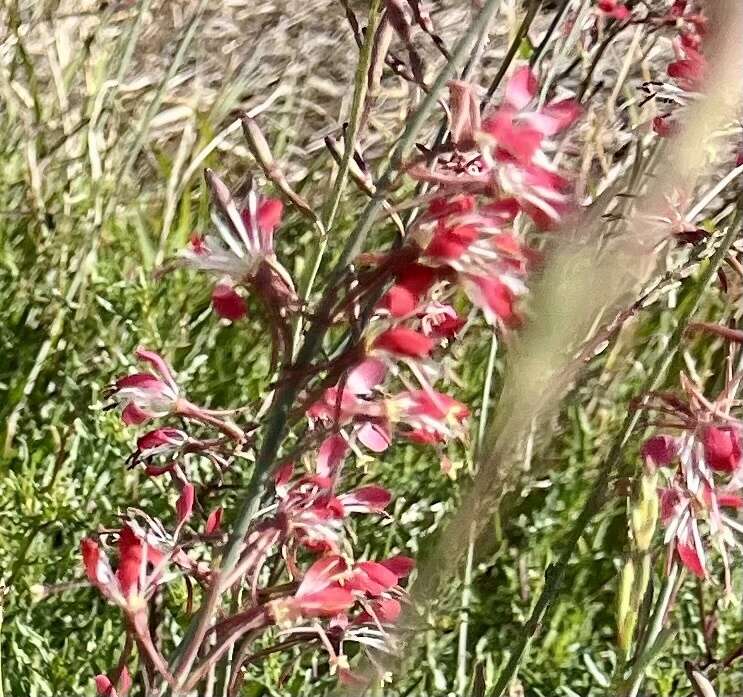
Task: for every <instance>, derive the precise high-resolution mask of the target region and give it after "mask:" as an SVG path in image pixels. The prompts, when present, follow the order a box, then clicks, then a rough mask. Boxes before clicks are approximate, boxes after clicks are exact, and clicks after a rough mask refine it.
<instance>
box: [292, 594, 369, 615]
mask: <svg viewBox="0 0 743 697" xmlns="http://www.w3.org/2000/svg"><path fill="white" fill-rule="evenodd" d="M294 600H295V602H296V605H297V607H298V609H299V611H300V612H301V613H302V614H303V615H304V616H306V617H333V616H334V615H337V614H338V613H339V612H343V611H344V610H347V609H348V608H349V607H351V605H353V604H354V603H355V602H356V598H355V597H354V596H353V594H352V593H351V591H350V590H348V589H347V588H340V587H331V588H325V589H324V590H321V591H317V592H316V593H307V594H303V595H302V596H301V598H300V597H299V596H298V595H297V596H296V597H295V599H294Z"/></svg>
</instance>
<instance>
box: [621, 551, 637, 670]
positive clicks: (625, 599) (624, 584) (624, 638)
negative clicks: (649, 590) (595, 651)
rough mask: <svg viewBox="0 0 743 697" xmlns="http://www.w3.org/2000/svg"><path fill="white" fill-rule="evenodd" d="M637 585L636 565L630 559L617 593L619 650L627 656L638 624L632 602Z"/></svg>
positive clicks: (623, 569) (625, 566) (623, 570)
mask: <svg viewBox="0 0 743 697" xmlns="http://www.w3.org/2000/svg"><path fill="white" fill-rule="evenodd" d="M634 585H635V563H634V562H633V561H632V560H631V559H628V560H627V562H626V563H625V565H624V567H623V568H622V572H621V574H620V576H619V590H618V592H617V639H618V644H619V648H620V649H621V651H622V653H623V654H624V655H625V656H628V655H629V652H630V649H631V647H632V636H633V634H634V631H635V624H636V622H637V612H636V609H635V607H634V604H633V602H632V597H633V593H632V591H633V588H634Z"/></svg>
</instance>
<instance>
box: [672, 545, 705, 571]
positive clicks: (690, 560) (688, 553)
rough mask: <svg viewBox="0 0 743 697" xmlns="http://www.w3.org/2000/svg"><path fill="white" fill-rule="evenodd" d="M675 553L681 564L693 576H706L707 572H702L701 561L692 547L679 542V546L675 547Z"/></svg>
mask: <svg viewBox="0 0 743 697" xmlns="http://www.w3.org/2000/svg"><path fill="white" fill-rule="evenodd" d="M676 551H677V552H678V555H679V558H680V559H681V563H682V564H683V565H684V566H685V567H686V568H687V569H689V571H691V572H692V573H693V574H694V575H695V576H698V577H699V578H705V577H706V576H707V572H706V571H705V570H704V566H703V565H702V560H701V559H700V558H699V555H698V554H697V552H696V550H695V549H694V547H692V546H691V545H687V544H682V543H680V542H679V544H677V545H676Z"/></svg>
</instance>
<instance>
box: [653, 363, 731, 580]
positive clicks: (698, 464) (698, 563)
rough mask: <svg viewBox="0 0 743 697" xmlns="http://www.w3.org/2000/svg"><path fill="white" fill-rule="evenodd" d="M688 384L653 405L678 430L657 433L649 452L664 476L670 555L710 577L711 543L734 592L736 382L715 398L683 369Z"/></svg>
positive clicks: (662, 497)
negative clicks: (678, 393)
mask: <svg viewBox="0 0 743 697" xmlns="http://www.w3.org/2000/svg"><path fill="white" fill-rule="evenodd" d="M682 384H683V386H684V388H685V392H686V398H685V399H681V398H679V397H677V396H675V395H673V394H667V393H663V394H658V395H656V397H655V400H656V403H655V404H654V405H653V407H652V408H654V409H655V410H656V411H658V412H659V413H660V414H662V415H663V416H662V418H660V419H659V422H658V423H659V425H661V426H663V427H665V429H667V430H670V429H673V430H674V431H676V432H677V433H678V435H668V434H661V435H655V436H653V437H652V438H650V439H649V440H648V441H646V442H645V444H644V446H643V448H642V454H643V457H644V459H645V462H646V464H647V466H649V467H650V468H652V469H655V468H659V469H660V472H662V473H663V475H664V476H665V480H666V484H665V486H664V487H663V488H662V489H661V491H660V508H661V520H662V523H663V525H664V526H665V529H666V533H665V542H666V543H667V544H668V549H669V561H670V559H671V558H673V557H674V556H677V557H678V559H679V560H680V561H681V563H682V564H683V565H684V566H685V567H686V568H688V569H689V570H690V571H691V572H692V573H694V574H696V575H697V576H699V577H701V578H706V577H708V575H709V561H708V548H709V547H710V546H712V547H714V548H715V549H717V550H718V552H719V554H720V556H721V558H722V561H723V565H724V568H725V578H726V587H727V589H728V590H730V563H729V553H728V549H729V548H730V547H734V548H736V547H737V548H740V547H741V545H740V543H739V542H738V541H737V540H736V537H735V533H740V532H743V526H741V525H740V523H738V522H737V521H736V520H735V519H734V518H733V517H732V516H731V515H729V513H728V512H729V511H730V509H739V508H742V507H743V496H741V488H743V460H742V459H741V454H742V453H743V441H742V438H743V423H741V421H740V420H739V419H737V418H735V417H734V416H733V415H732V414H731V413H730V408H731V406H734V405H736V404H737V402H736V400H735V399H734V398H733V397H732V393H733V391H734V387H733V386H731V387H728V388H727V389H726V390H724V392H723V393H722V394H721V395H720V396H719V397H718V398H717V399H716V400H715V401H714V402H710V401H709V400H707V399H706V398H705V397H704V396H703V394H702V393H701V390H700V389H699V388H698V387H697V386H696V385H694V384H693V383H692V382H691V380H690V379H689V378H687V377H686V376H683V375H682ZM736 385H737V381H736Z"/></svg>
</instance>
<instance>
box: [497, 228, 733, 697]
mask: <svg viewBox="0 0 743 697" xmlns="http://www.w3.org/2000/svg"><path fill="white" fill-rule="evenodd" d="M739 225H740V214H737V215H736V216H735V219H734V220H733V221H732V223H731V225H730V229H729V230H728V232H727V234H726V235H725V236H724V238H723V239H722V242H721V243H720V246H719V247H718V248H717V251H716V252H715V254H714V256H713V257H712V259H711V260H710V262H709V264H708V266H707V268H706V269H705V270H704V273H703V274H702V277H701V278H700V280H699V284H698V287H697V293H696V297H695V298H694V301H693V302H692V303H690V304H689V305H687V306H686V308H685V310H684V311H683V313H682V314H681V315H680V316H679V318H678V324H677V325H676V329H675V330H674V332H673V334H672V335H671V338H670V340H669V342H668V346H667V347H666V350H665V352H664V353H663V355H662V356H661V358H660V360H659V361H658V363H656V365H655V368H654V369H653V371H652V372H651V373H650V375H649V376H648V378H647V380H646V381H645V384H644V386H643V387H642V389H641V390H640V391H639V392H640V394H647V393H649V392H653V391H654V390H657V389H658V388H659V387H660V386H661V385H662V384H663V379H664V376H665V373H666V370H668V367H669V366H670V365H671V362H672V361H673V359H674V357H675V356H676V353H677V352H678V350H679V346H680V344H681V340H682V338H683V335H684V332H685V331H686V327H687V325H688V324H689V319H690V318H691V316H692V315H693V314H694V313H695V312H696V311H697V308H698V307H699V304H700V302H701V299H702V296H703V295H704V292H705V290H706V289H707V288H708V287H709V285H710V283H711V282H712V280H713V279H714V278H715V275H716V273H717V270H718V269H719V267H720V265H721V264H722V261H723V259H724V257H725V255H726V254H727V252H728V250H729V249H730V247H731V245H732V244H733V243H734V242H735V240H736V238H737V237H738V234H739V231H740V228H739ZM639 423H640V410H637V409H636V410H634V411H632V412H630V413H628V415H627V417H626V419H625V421H624V424H623V426H622V429H621V431H620V434H619V436H618V437H617V439H616V440H615V441H614V444H613V445H612V448H611V451H610V452H609V455H608V456H607V458H606V461H605V463H604V465H603V467H602V468H601V469H600V470H599V474H598V476H597V478H596V481H595V483H594V485H593V489H592V490H591V493H590V494H589V496H588V499H587V500H586V502H585V504H584V505H583V509H582V510H581V512H580V514H579V515H578V518H577V520H576V521H575V524H574V525H573V527H572V529H571V530H570V532H569V533H568V535H567V537H566V544H565V546H564V548H563V550H562V552H561V553H560V556H559V558H558V560H557V561H556V562H555V563H554V564H552V565H551V566H550V567H549V568H548V569H547V571H546V573H545V578H544V588H543V589H542V593H541V594H540V596H539V598H538V599H537V602H536V605H535V606H534V609H533V610H532V613H531V616H530V617H529V619H528V621H527V622H526V624H525V625H524V630H523V632H522V635H521V637H520V638H519V640H518V641H517V643H516V646H515V648H514V650H513V653H512V654H511V658H510V659H509V661H508V664H507V665H506V667H505V668H504V669H503V670H502V671H501V674H500V675H499V676H498V680H497V682H496V684H495V686H494V687H493V689H492V691H491V692H490V695H491V697H500V695H502V694H503V692H504V691H505V689H506V688H507V686H508V685H509V684H510V682H511V680H512V679H513V677H514V676H515V675H516V672H517V671H518V669H519V666H520V665H521V661H522V659H523V657H524V654H525V653H526V650H527V648H528V646H529V644H530V642H531V640H532V638H533V637H534V635H535V634H536V633H537V631H538V630H539V628H540V627H541V626H542V624H543V623H544V620H545V618H546V616H547V613H548V611H549V609H550V607H551V606H552V603H553V602H554V601H555V599H556V598H557V595H558V594H559V592H560V590H561V588H562V583H563V581H564V579H565V574H566V572H567V567H568V564H569V563H570V559H571V557H572V556H573V551H574V550H575V549H576V547H577V545H578V542H579V540H580V538H581V537H582V536H583V533H584V532H585V530H586V528H587V527H588V525H589V523H590V522H591V520H593V517H594V515H595V514H596V513H598V511H599V510H600V509H601V507H602V506H603V504H604V502H605V500H606V498H607V496H608V495H609V490H610V486H609V482H610V479H611V476H612V473H613V472H614V471H615V469H616V468H617V467H618V466H619V464H620V463H621V461H622V456H623V454H624V448H625V446H626V445H627V443H628V442H629V440H630V438H631V437H632V435H633V434H634V432H635V429H636V428H637V426H638V424H639Z"/></svg>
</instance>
